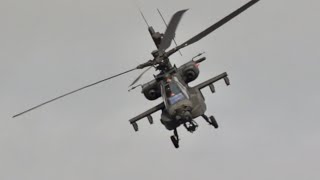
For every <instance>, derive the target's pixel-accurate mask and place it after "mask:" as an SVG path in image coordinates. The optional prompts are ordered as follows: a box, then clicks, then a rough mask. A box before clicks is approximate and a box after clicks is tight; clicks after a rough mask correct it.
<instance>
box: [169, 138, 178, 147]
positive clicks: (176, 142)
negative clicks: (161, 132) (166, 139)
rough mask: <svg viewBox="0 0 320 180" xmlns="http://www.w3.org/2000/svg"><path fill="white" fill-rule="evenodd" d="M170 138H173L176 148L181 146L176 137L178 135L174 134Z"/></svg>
mask: <svg viewBox="0 0 320 180" xmlns="http://www.w3.org/2000/svg"><path fill="white" fill-rule="evenodd" d="M170 139H171V141H172V143H173V145H174V147H175V148H179V140H178V139H177V138H176V136H173V135H172V136H171V137H170Z"/></svg>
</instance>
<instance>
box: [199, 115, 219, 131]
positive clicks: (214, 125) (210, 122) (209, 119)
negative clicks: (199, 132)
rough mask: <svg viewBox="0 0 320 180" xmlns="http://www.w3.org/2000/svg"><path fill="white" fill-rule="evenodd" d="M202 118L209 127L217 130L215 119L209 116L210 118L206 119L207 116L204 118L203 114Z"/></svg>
mask: <svg viewBox="0 0 320 180" xmlns="http://www.w3.org/2000/svg"><path fill="white" fill-rule="evenodd" d="M202 117H203V119H204V120H206V121H207V122H208V123H209V124H210V125H212V126H213V127H214V128H216V129H217V128H218V127H219V125H218V123H217V121H216V119H215V118H214V117H213V116H210V117H209V118H208V116H206V115H205V114H203V115H202Z"/></svg>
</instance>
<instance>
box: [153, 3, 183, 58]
mask: <svg viewBox="0 0 320 180" xmlns="http://www.w3.org/2000/svg"><path fill="white" fill-rule="evenodd" d="M157 11H158V13H159V15H160V17H161V19H162V21H163V23H164V24H165V25H166V27H167V28H168V24H167V22H166V20H165V19H164V18H163V16H162V14H161V12H160V10H159V9H158V8H157ZM173 42H174V44H175V45H176V47H177V46H178V44H177V42H176V40H175V38H173ZM179 53H180V55H181V56H182V53H181V51H180V50H179Z"/></svg>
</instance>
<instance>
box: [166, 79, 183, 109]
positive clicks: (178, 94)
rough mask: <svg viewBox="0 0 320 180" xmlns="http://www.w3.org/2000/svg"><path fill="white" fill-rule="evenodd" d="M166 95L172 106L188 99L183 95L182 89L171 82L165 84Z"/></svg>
mask: <svg viewBox="0 0 320 180" xmlns="http://www.w3.org/2000/svg"><path fill="white" fill-rule="evenodd" d="M164 88H165V94H166V97H167V99H168V103H169V104H170V105H172V104H176V103H177V102H179V101H181V100H183V99H186V96H185V95H184V94H183V93H182V91H181V89H180V87H179V86H178V84H177V83H175V82H174V81H169V82H167V83H166V84H165V86H164Z"/></svg>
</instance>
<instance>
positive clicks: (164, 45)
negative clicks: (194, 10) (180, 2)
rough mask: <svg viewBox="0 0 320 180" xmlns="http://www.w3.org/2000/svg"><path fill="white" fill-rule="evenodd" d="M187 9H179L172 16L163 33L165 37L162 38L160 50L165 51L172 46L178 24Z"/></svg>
mask: <svg viewBox="0 0 320 180" xmlns="http://www.w3.org/2000/svg"><path fill="white" fill-rule="evenodd" d="M187 10H188V9H184V10H181V11H178V12H176V13H175V14H174V15H173V16H172V18H171V20H170V22H169V24H168V28H167V29H166V32H165V33H164V35H163V39H162V40H161V44H160V46H159V51H162V52H164V51H165V50H166V49H168V48H169V47H170V45H171V41H172V39H173V38H174V36H175V32H176V29H177V27H178V24H179V22H180V20H181V18H182V16H183V14H184V13H185V12H186V11H187Z"/></svg>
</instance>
